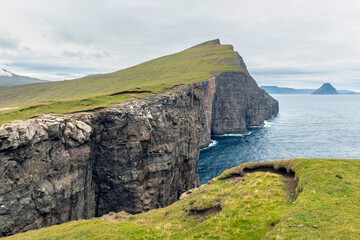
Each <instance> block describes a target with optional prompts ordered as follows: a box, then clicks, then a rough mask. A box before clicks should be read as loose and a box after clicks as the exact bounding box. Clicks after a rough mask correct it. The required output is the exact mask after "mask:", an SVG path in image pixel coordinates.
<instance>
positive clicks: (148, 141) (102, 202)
mask: <svg viewBox="0 0 360 240" xmlns="http://www.w3.org/2000/svg"><path fill="white" fill-rule="evenodd" d="M202 98H203V91H202V87H201V86H199V85H197V86H195V85H192V86H190V87H185V88H182V89H180V90H178V91H177V92H176V93H169V94H166V95H162V96H152V97H149V98H147V99H146V100H138V101H135V102H130V103H127V104H123V105H121V108H113V109H111V110H109V111H107V112H105V113H100V114H98V115H97V116H96V120H95V121H94V124H93V125H94V128H95V130H94V131H95V132H96V133H95V134H94V135H93V140H92V143H91V146H92V150H93V155H92V156H91V159H92V162H94V168H93V169H94V170H93V177H94V183H95V191H96V215H98V216H101V215H103V214H105V213H108V212H109V211H121V210H125V211H127V212H130V213H140V212H144V211H148V210H150V209H154V208H159V207H164V206H167V205H169V204H170V203H173V202H174V201H176V200H177V199H178V197H179V196H180V195H181V194H182V193H183V192H184V191H186V190H188V189H190V188H194V187H196V186H198V185H199V177H198V175H197V165H198V164H197V160H198V157H199V144H200V139H201V138H200V137H201V114H202Z"/></svg>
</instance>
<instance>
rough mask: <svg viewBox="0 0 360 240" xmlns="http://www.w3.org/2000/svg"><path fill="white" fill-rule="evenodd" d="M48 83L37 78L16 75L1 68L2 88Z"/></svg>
mask: <svg viewBox="0 0 360 240" xmlns="http://www.w3.org/2000/svg"><path fill="white" fill-rule="evenodd" d="M40 82H47V81H45V80H40V79H37V78H31V77H26V76H20V75H16V74H14V73H12V72H10V71H8V70H6V69H3V68H0V86H18V85H25V84H31V83H40Z"/></svg>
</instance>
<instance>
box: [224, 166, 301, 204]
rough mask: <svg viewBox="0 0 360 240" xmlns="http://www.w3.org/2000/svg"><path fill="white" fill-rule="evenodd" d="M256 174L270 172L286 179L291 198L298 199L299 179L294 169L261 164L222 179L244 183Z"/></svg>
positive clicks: (234, 172)
mask: <svg viewBox="0 0 360 240" xmlns="http://www.w3.org/2000/svg"><path fill="white" fill-rule="evenodd" d="M254 172H269V173H274V174H279V175H281V176H283V177H284V179H285V182H286V184H287V185H288V192H289V194H290V196H291V197H294V198H295V197H296V188H297V186H298V179H296V177H295V172H294V171H293V170H292V169H289V168H286V167H282V166H280V167H275V166H274V165H272V164H267V163H263V164H259V165H254V166H247V167H244V168H243V169H242V170H240V171H233V172H231V173H230V174H228V175H226V176H224V177H223V178H222V179H226V180H227V181H229V182H234V183H237V182H240V181H244V180H245V178H246V177H247V176H248V175H249V174H251V173H254Z"/></svg>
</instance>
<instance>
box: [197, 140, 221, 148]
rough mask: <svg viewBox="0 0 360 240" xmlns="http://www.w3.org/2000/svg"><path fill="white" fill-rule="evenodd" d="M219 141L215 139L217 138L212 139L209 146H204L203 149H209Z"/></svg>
mask: <svg viewBox="0 0 360 240" xmlns="http://www.w3.org/2000/svg"><path fill="white" fill-rule="evenodd" d="M217 143H218V142H217V141H215V140H211V143H210V144H209V146H207V147H206V148H203V149H201V150H205V149H208V148H211V147H214V146H215V145H216V144H217Z"/></svg>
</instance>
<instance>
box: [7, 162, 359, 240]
mask: <svg viewBox="0 0 360 240" xmlns="http://www.w3.org/2000/svg"><path fill="white" fill-rule="evenodd" d="M271 168H273V169H277V173H276V172H273V173H270V172H263V171H264V169H265V170H266V169H271ZM256 169H257V171H254V170H256ZM285 169H287V170H289V171H290V173H291V171H294V172H295V173H296V175H295V179H296V180H298V183H297V185H294V179H291V178H294V176H292V174H288V173H284V172H285ZM359 172H360V160H335V159H294V160H282V161H275V162H264V163H246V164H242V165H240V166H239V167H236V168H233V169H231V170H228V171H226V172H224V173H223V174H222V175H221V176H219V177H218V178H215V179H214V180H212V181H211V184H206V185H204V186H202V187H201V188H199V189H197V190H195V191H193V192H192V193H191V194H190V195H189V197H187V198H185V199H184V200H180V201H178V202H176V203H174V204H172V205H170V206H168V207H165V208H162V209H156V210H152V211H149V212H147V213H143V214H138V215H130V214H127V213H124V212H121V213H110V214H108V215H106V216H103V217H102V218H100V219H95V220H87V221H85V220H82V221H74V222H69V223H65V224H62V225H57V226H52V227H48V228H43V229H40V230H36V231H29V232H26V233H22V234H17V235H14V236H12V237H9V238H5V239H9V240H10V239H24V240H25V239H360V227H359V226H360V218H359V213H360V197H359V196H360V193H359V189H360V178H359V176H358V175H359ZM278 173H280V174H278ZM294 187H296V190H295V195H294V192H293V191H292V190H293V189H294Z"/></svg>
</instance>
